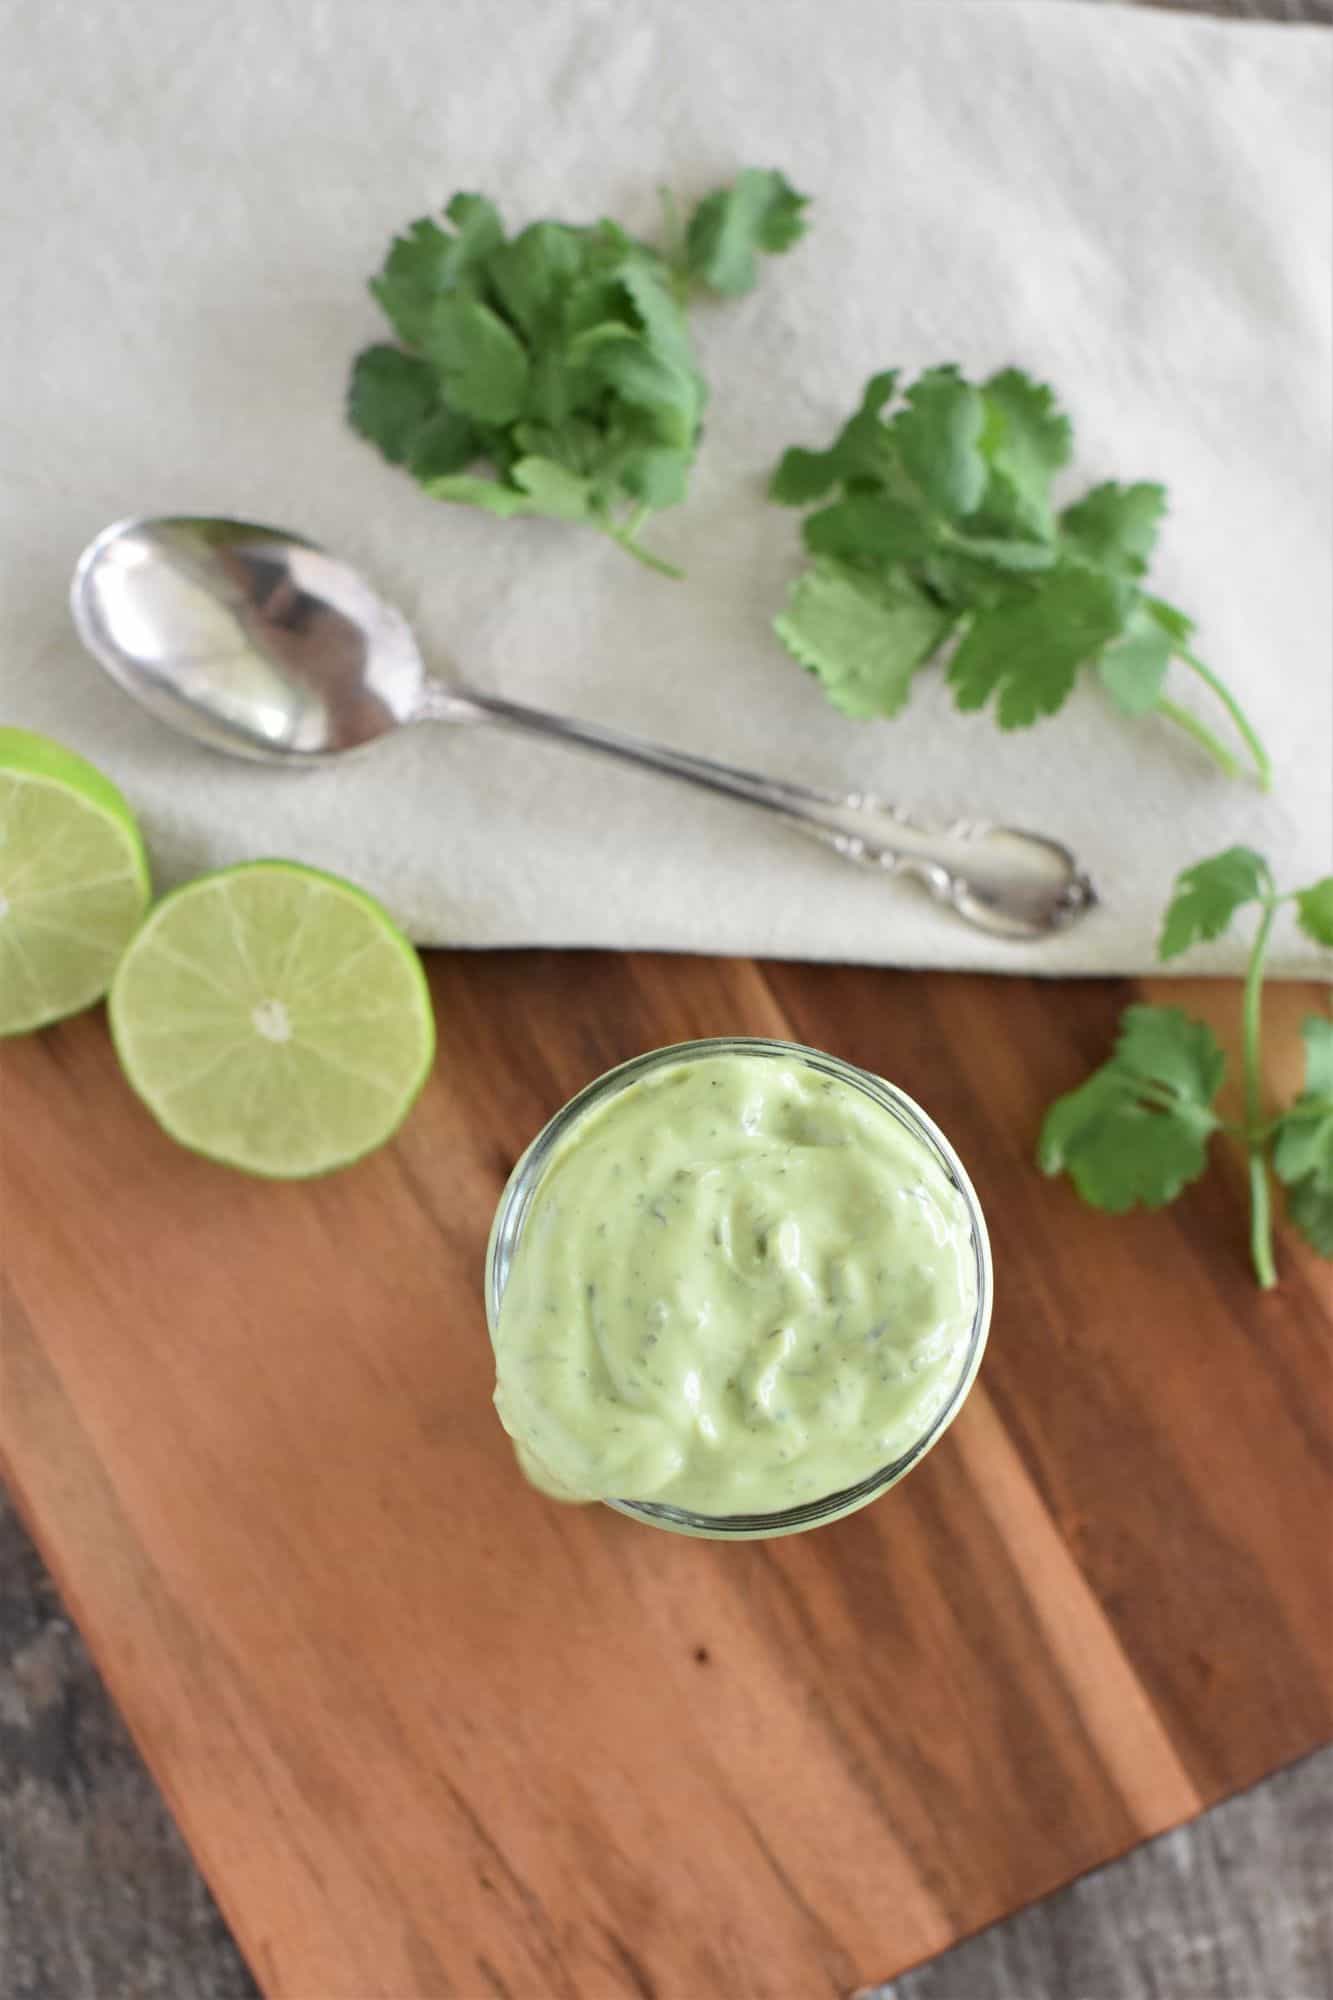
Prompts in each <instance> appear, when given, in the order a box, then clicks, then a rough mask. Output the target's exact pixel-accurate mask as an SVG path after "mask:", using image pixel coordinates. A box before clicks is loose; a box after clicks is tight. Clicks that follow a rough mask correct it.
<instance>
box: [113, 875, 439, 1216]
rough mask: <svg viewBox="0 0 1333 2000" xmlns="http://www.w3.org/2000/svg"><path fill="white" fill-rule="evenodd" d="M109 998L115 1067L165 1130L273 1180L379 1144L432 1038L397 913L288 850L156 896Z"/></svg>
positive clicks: (328, 1165) (408, 1098)
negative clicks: (282, 856) (289, 857)
mask: <svg viewBox="0 0 1333 2000" xmlns="http://www.w3.org/2000/svg"><path fill="white" fill-rule="evenodd" d="M110 1014H111V1032H112V1034H113V1036H114V1038H115V1043H116V1048H117V1051H118V1053H119V1055H120V1060H121V1064H122V1066H123V1068H124V1071H125V1074H126V1076H127V1077H128V1079H129V1081H130V1083H131V1084H132V1085H133V1087H134V1089H135V1090H136V1091H137V1092H138V1094H139V1096H140V1097H142V1098H143V1100H144V1102H145V1104H147V1106H148V1108H149V1110H150V1111H151V1112H152V1113H153V1115H154V1116H155V1117H156V1118H157V1119H158V1121H159V1122H160V1123H161V1124H162V1125H163V1126H164V1127H165V1128H166V1130H167V1131H168V1132H169V1133H170V1134H171V1136H172V1137H173V1138H174V1139H178V1140H180V1142H181V1143H182V1144H183V1145H185V1146H189V1147H190V1148H191V1149H192V1150H193V1151H194V1152H197V1153H203V1154H205V1155H207V1157H208V1158H209V1159H213V1160H220V1161H222V1162H224V1163H225V1164H226V1165H228V1166H233V1167H240V1168H242V1169H244V1170H245V1171H246V1172H248V1173H253V1174H266V1175H270V1176H272V1177H274V1178H276V1179H284V1180H285V1179H296V1178H300V1177H302V1176H305V1175H309V1174H322V1173H328V1172H330V1171H331V1170H332V1169H333V1168H335V1167H341V1166H346V1165H347V1164H348V1163H349V1162H350V1161H352V1160H356V1159H359V1158H360V1157H361V1156H362V1155H363V1154H364V1153H368V1152H370V1151H372V1150H373V1148H374V1147H376V1146H378V1145H380V1144H382V1142H383V1141H384V1140H385V1139H387V1138H389V1137H390V1136H391V1134H392V1133H393V1132H394V1131H395V1130H396V1129H397V1127H398V1126H399V1125H400V1124H401V1123H402V1120H403V1119H404V1118H405V1117H406V1115H407V1113H408V1111H409V1110H410V1109H411V1106H412V1103H413V1100H414V1099H415V1097H416V1095H417V1093H418V1091H419V1090H420V1089H421V1086H422V1084H423V1083H424V1082H425V1080H426V1076H427V1073H428V1072H429V1069H430V1065H431V1060H432V1058H433V1056H434V1053H435V1024H434V1017H433V1015H432V1012H431V1004H430V993H429V989H428V988H427V985H426V978H425V974H424V972H423V971H422V968H421V961H420V959H419V958H418V957H417V954H416V952H415V950H414V949H413V947H412V945H411V944H409V942H408V940H407V939H406V938H405V937H404V936H403V934H402V932H401V931H400V930H399V929H398V928H397V926H396V925H395V924H394V923H393V921H392V919H391V918H390V917H389V916H388V915H387V913H386V912H385V911H384V910H382V909H381V908H380V906H379V904H378V903H376V902H375V901H374V900H373V898H371V897H370V896H367V895H366V894H364V893H363V891H361V890H360V889H356V888H354V887H353V886H352V884H351V883H349V882H343V881H340V880H339V879H338V878H337V877H336V876H333V875H323V874H320V873H318V872H317V871H316V870H314V869H311V868H304V867H301V866H299V865H298V864H297V863H295V862H287V861H255V862H250V863H247V864H245V865H243V866H241V867H239V868H224V869H221V870H219V872H218V873H216V874H214V875H205V876H203V877H201V879H200V880H199V881H197V882H191V883H188V884H187V885H186V887H185V888H183V889H177V890H176V891H175V892H174V894H172V895H170V896H168V897H166V898H165V900H164V901H163V902H161V903H160V904H159V905H158V907H157V909H156V910H154V912H153V914H152V915H151V917H150V918H149V919H148V921H147V923H146V924H145V925H144V926H143V928H142V930H141V931H140V932H139V934H138V936H137V937H136V938H135V940H134V943H133V944H132V945H131V947H130V949H129V951H128V952H127V953H126V954H125V957H124V958H123V960H122V961H121V964H120V967H119V970H118V971H117V973H116V978H115V982H114V984H113V986H112V989H111V1000H110Z"/></svg>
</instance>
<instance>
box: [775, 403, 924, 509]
mask: <svg viewBox="0 0 1333 2000" xmlns="http://www.w3.org/2000/svg"><path fill="white" fill-rule="evenodd" d="M897 382H898V374H897V370H896V369H886V370H885V371H884V373H883V374H880V375H872V376H871V378H870V380H869V381H868V382H867V384H866V387H865V393H864V394H863V396H862V398H861V402H860V406H859V408H857V409H856V410H854V411H853V412H852V415H851V416H850V417H849V418H848V419H847V422H846V423H845V424H844V425H843V427H842V429H841V430H840V431H839V432H838V435H837V436H836V437H835V438H834V440H833V443H832V444H831V445H830V446H829V448H828V450H827V451H807V450H806V449H805V447H804V446H802V445H799V444H796V445H792V446H791V447H790V449H789V450H788V451H786V452H784V453H783V456H782V461H781V463H780V464H779V466H778V469H777V471H776V472H775V473H774V475H773V480H772V484H771V485H770V487H769V489H768V492H769V498H770V499H771V500H776V501H777V502H778V503H779V505H780V506H784V507H804V506H806V505H808V503H809V502H810V501H811V500H819V499H822V497H823V495H824V494H826V493H827V492H828V491H829V490H830V488H831V487H834V486H837V485H839V484H840V483H841V482H843V481H853V480H855V481H858V482H860V481H863V480H864V481H867V482H868V483H870V484H872V485H873V484H875V483H877V482H879V481H881V480H886V479H887V478H888V477H889V476H890V474H891V473H892V470H893V467H894V464H895V459H894V454H893V447H892V445H891V443H890V437H889V428H888V425H887V424H885V423H883V422H882V421H881V419H880V414H879V413H880V411H881V410H882V409H883V407H884V405H885V404H886V403H887V402H890V401H891V400H892V397H893V393H894V389H895V388H896V386H897Z"/></svg>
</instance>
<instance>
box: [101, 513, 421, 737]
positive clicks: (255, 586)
mask: <svg viewBox="0 0 1333 2000" xmlns="http://www.w3.org/2000/svg"><path fill="white" fill-rule="evenodd" d="M70 607H71V610H72V612H73V616H74V623H75V626H76V627H77V629H78V633H79V637H80V638H81V639H82V641H83V643H84V645H85V646H86V647H87V648H88V650H89V652H90V653H92V654H93V655H94V657H95V658H96V659H98V660H100V661H101V663H102V665H103V666H104V667H105V668H106V670H107V672H108V673H109V674H110V676H111V678H112V679H113V680H114V681H116V682H117V683H118V684H119V685H120V686H121V687H122V688H124V690H125V692H126V693H127V694H130V695H133V696H134V698H135V700H136V701H138V702H140V703H141V704H142V705H143V707H145V708H147V709H149V710H151V711H152V713H153V714H154V715H156V716H158V717H159V719H160V720H161V721H163V722H167V723H170V724H171V725H172V726H173V727H174V728H176V729H179V730H182V731H183V732H184V733H185V734H186V735H187V736H193V737H195V738H196V739H197V740H198V741H199V742H201V743H207V744H209V745H210V746H211V747H212V748H213V749H215V750H226V751H230V752H231V754H232V755H233V756H237V757H252V758H255V759H257V760H260V761H262V762H264V763H270V764H288V765H290V764H293V763H308V764H317V763H322V762H324V761H326V760H327V759H329V758H331V757H338V756H343V755H345V754H346V753H347V752H349V751H353V750H362V749H364V748H366V746H367V745H368V744H371V743H375V742H377V741H378V740H379V738H380V737H381V736H387V735H388V734H389V732H390V731H391V730H394V729H398V728H400V727H401V726H402V725H403V724H404V723H408V722H412V721H415V720H416V719H417V717H418V715H419V713H420V710H421V706H422V699H423V696H424V694H425V690H426V685H427V676H426V669H425V666H424V664H423V662H422V658H421V653H420V651H419V649H418V647H417V643H416V640H415V638H414V637H413V634H412V630H411V627H410V626H409V625H408V623H407V620H406V619H405V618H404V617H403V615H402V613H401V612H399V611H395V610H394V608H393V607H392V605H389V604H386V603H385V602H384V600H383V599H382V598H381V597H379V596H378V595H377V594H376V592H375V591H373V590H372V589H371V588H370V585H369V584H368V583H366V581H365V580H364V578H363V577H361V576H360V575H359V574H358V573H357V571H356V570H354V569H352V568H351V567H350V565H348V564H347V563H343V562H339V561H338V560H337V559H336V558H335V557H333V556H330V555H328V554H326V553H325V551H324V550H323V549H321V548H318V547H316V545H315V544H314V543H313V542H308V541H305V540H304V539H302V538H301V537H300V536H297V535H289V534H286V533H284V532H283V531H282V530H280V529H277V528H265V527H260V526H258V525H254V524H251V523H249V522H244V521H220V520H212V519H209V518H208V517H206V516H197V517H193V516H188V515H185V516H175V517H172V518H168V519H159V520H152V519H138V520H128V521H117V522H115V523H114V524H113V525H112V526H111V527H109V528H106V529H104V530H103V532H102V533H101V534H100V535H99V536H98V537H97V539H96V541H94V542H92V543H91V544H90V545H89V547H88V548H87V549H85V551H84V553H83V555H82V556H81V557H80V559H79V564H78V567H77V568H76V570H75V572H74V581H73V585H72V587H71V591H70Z"/></svg>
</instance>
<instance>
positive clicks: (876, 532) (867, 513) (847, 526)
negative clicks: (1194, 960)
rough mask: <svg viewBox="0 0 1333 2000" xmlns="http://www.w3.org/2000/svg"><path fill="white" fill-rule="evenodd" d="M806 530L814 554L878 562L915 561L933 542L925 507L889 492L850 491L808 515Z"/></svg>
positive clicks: (810, 549) (852, 561) (853, 560)
mask: <svg viewBox="0 0 1333 2000" xmlns="http://www.w3.org/2000/svg"><path fill="white" fill-rule="evenodd" d="M801 534H802V536H803V538H804V541H805V546H806V547H807V548H808V549H809V551H810V553H811V555H816V556H835V557H837V558H838V559H839V560H841V561H842V562H848V563H857V562H868V563H870V564H872V565H876V564H879V563H898V562H912V561H914V560H915V558H916V557H918V556H923V555H924V554H925V553H926V551H927V549H928V548H929V547H930V542H931V537H930V527H929V523H928V522H927V521H926V520H925V519H924V518H923V516H922V514H921V512H920V510H919V508H915V507H912V506H910V505H909V504H908V503H907V502H905V501H902V500H895V499H893V498H892V497H891V496H890V495H888V494H886V493H849V494H848V495H847V497H846V498H845V499H843V500H835V501H834V502H833V504H832V506H829V507H822V508H821V509H820V511H819V512H818V513H817V514H810V515H807V517H806V520H805V522H804V523H803V525H802V529H801Z"/></svg>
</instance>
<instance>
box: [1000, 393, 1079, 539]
mask: <svg viewBox="0 0 1333 2000" xmlns="http://www.w3.org/2000/svg"><path fill="white" fill-rule="evenodd" d="M981 397H982V402H983V404H984V406H985V425H984V429H983V432H982V438H981V449H982V452H983V454H984V456H985V458H986V462H987V464H988V465H989V467H990V477H989V479H988V480H987V483H986V489H985V492H984V494H983V496H982V500H981V508H980V514H981V518H982V520H983V522H984V524H985V525H986V526H987V527H990V528H995V529H1000V530H1003V531H1005V532H1006V533H1013V534H1017V535H1020V536H1036V537H1037V538H1038V539H1039V540H1043V541H1045V540H1049V539H1050V537H1051V533H1052V528H1053V516H1052V510H1051V501H1050V489H1051V481H1052V480H1053V478H1054V477H1055V474H1056V473H1057V472H1058V471H1059V470H1060V469H1061V467H1062V466H1064V465H1066V464H1068V462H1069V454H1070V451H1071V449H1072V446H1073V431H1072V429H1071V426H1070V422H1069V419H1068V417H1067V416H1066V415H1065V413H1064V411H1063V410H1062V409H1061V408H1060V406H1059V404H1058V403H1057V402H1056V400H1055V396H1054V393H1053V392H1052V391H1051V390H1050V389H1048V388H1047V386H1046V385H1045V383H1044V382H1034V381H1033V380H1032V379H1031V377H1030V376H1028V375H1024V374H1023V372H1022V370H1021V369H1018V368H1005V369H1003V370H1002V371H1001V372H1000V373H999V374H998V375H992V376H991V378H990V380H989V381H987V382H983V383H982V385H981Z"/></svg>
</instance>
